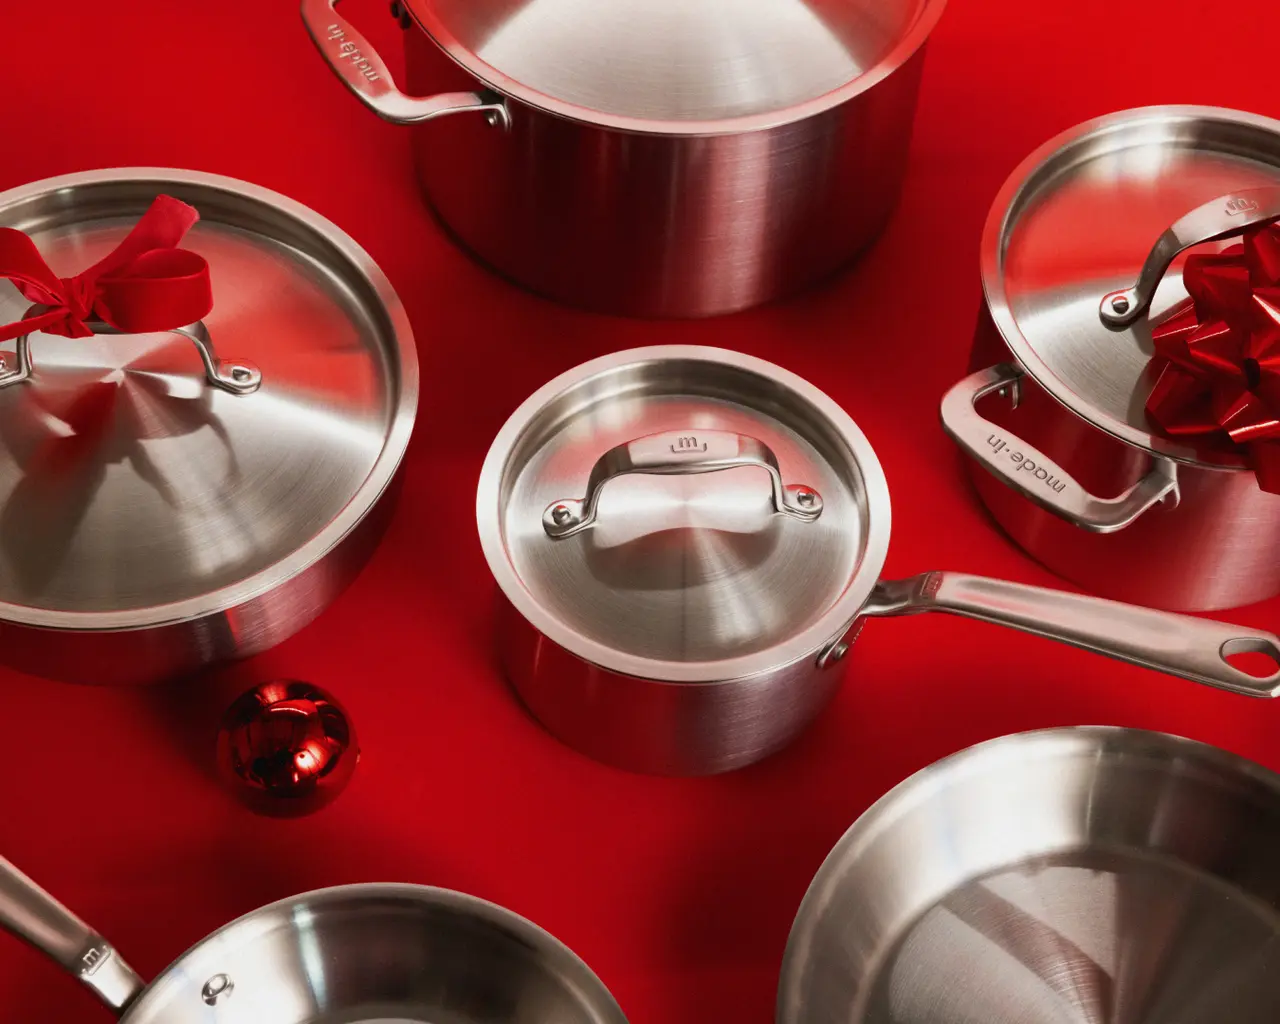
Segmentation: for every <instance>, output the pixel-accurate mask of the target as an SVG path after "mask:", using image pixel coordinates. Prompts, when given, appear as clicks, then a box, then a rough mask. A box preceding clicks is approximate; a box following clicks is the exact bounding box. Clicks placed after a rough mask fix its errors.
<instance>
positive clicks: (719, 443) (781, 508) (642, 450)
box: [542, 429, 822, 540]
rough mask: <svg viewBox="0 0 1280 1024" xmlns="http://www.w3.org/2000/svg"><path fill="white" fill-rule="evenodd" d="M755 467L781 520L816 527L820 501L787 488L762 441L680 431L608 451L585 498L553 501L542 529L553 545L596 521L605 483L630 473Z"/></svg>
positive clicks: (805, 490)
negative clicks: (763, 475)
mask: <svg viewBox="0 0 1280 1024" xmlns="http://www.w3.org/2000/svg"><path fill="white" fill-rule="evenodd" d="M742 466H756V467H758V468H759V469H763V470H765V471H766V472H767V473H768V474H769V480H770V484H771V487H772V494H773V509H774V511H775V512H777V513H778V514H779V515H784V516H790V517H791V518H792V519H799V520H802V521H803V522H812V521H813V520H815V519H817V518H818V517H819V516H820V515H822V496H821V495H820V494H819V493H818V492H817V491H815V490H814V489H813V488H812V487H809V486H807V485H804V484H790V485H788V484H785V483H783V480H782V471H781V470H780V469H779V468H778V459H777V457H776V456H775V455H774V454H773V451H772V449H770V448H769V446H768V445H767V444H765V443H764V442H763V441H760V440H757V439H756V438H754V437H748V436H747V435H746V434H738V433H734V432H733V431H731V430H696V429H690V430H677V431H672V432H670V433H665V434H649V435H647V436H646V437H638V438H636V439H635V440H634V441H628V442H627V443H626V444H620V445H618V446H617V447H616V448H610V449H609V450H608V451H607V452H605V453H604V454H603V455H601V456H600V458H598V459H597V460H596V463H595V465H594V466H592V467H591V473H590V475H589V476H588V477H587V489H586V493H585V494H584V495H583V497H581V498H561V499H559V500H558V501H553V502H552V503H551V504H550V505H548V506H547V507H546V510H545V511H544V512H543V513H542V526H543V529H544V530H546V533H547V536H548V537H551V538H552V539H553V540H560V539H562V538H564V537H571V536H573V535H574V534H575V533H578V532H579V531H581V530H585V529H586V528H587V527H589V526H590V525H591V524H592V523H594V522H595V519H596V510H597V508H598V507H599V504H600V494H601V492H602V491H603V490H604V486H605V484H607V483H608V482H609V481H610V480H613V479H615V478H617V477H620V476H627V475H628V474H631V473H648V474H652V475H655V476H692V475H694V474H698V473H717V472H719V471H721V470H725V469H738V468H740V467H742Z"/></svg>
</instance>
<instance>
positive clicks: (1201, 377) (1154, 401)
mask: <svg viewBox="0 0 1280 1024" xmlns="http://www.w3.org/2000/svg"><path fill="white" fill-rule="evenodd" d="M1182 282H1183V285H1184V286H1185V287H1186V289H1187V294H1189V295H1190V296H1191V308H1189V309H1186V310H1183V311H1182V312H1180V313H1178V314H1176V315H1174V316H1172V317H1170V318H1169V319H1168V320H1166V321H1165V322H1164V323H1163V324H1161V325H1160V326H1159V327H1157V328H1155V329H1154V330H1153V331H1152V332H1151V340H1152V342H1153V343H1154V344H1155V350H1156V354H1155V356H1154V357H1153V359H1152V363H1153V366H1155V367H1156V368H1158V370H1159V377H1158V379H1157V380H1156V384H1155V387H1154V388H1153V389H1152V392H1151V396H1150V397H1149V398H1148V399H1147V415H1148V416H1149V417H1150V419H1151V420H1152V422H1154V423H1155V424H1156V426H1157V427H1159V428H1160V429H1161V430H1162V431H1164V433H1166V434H1168V435H1169V436H1171V437H1185V438H1201V439H1206V440H1211V439H1214V438H1217V439H1218V440H1220V441H1222V442H1223V443H1226V444H1231V445H1235V446H1238V447H1240V448H1242V449H1243V450H1244V452H1245V454H1246V455H1247V457H1248V458H1249V462H1250V464H1251V465H1252V467H1253V469H1254V471H1255V472H1256V473H1257V476H1258V483H1259V486H1261V487H1262V488H1263V490H1266V491H1270V492H1273V493H1276V494H1280V225H1277V224H1268V225H1263V226H1261V227H1256V228H1251V229H1250V230H1249V231H1248V232H1246V233H1245V235H1244V239H1243V241H1242V242H1241V243H1240V244H1238V245H1233V246H1231V247H1230V248H1228V249H1225V250H1223V251H1222V252H1220V253H1216V254H1195V255H1192V256H1190V257H1189V258H1188V259H1187V263H1186V267H1185V268H1184V270H1183V274H1182Z"/></svg>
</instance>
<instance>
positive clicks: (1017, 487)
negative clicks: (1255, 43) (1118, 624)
mask: <svg viewBox="0 0 1280 1024" xmlns="http://www.w3.org/2000/svg"><path fill="white" fill-rule="evenodd" d="M1258 190H1262V191H1261V192H1260V191H1258ZM1242 193H1247V194H1242ZM1277 216H1280V122H1277V121H1272V120H1268V119H1266V118H1262V117H1257V116H1255V115H1252V114H1245V113H1240V112H1237V111H1232V110H1222V109H1217V108H1208V107H1152V108H1146V109H1139V110H1130V111H1123V112H1121V113H1118V114H1112V115H1109V116H1107V117H1103V118H1099V119H1098V120H1095V121H1090V122H1087V123H1085V124H1082V125H1080V126H1078V127H1076V128H1073V129H1071V130H1069V131H1067V132H1065V133H1064V134H1062V135H1060V136H1058V137H1057V138H1055V139H1053V140H1051V141H1050V142H1048V143H1046V144H1045V145H1044V146H1043V147H1042V148H1041V149H1040V150H1038V151H1037V152H1035V153H1033V154H1032V155H1031V156H1030V157H1028V158H1027V160H1026V161H1025V162H1024V163H1023V164H1022V165H1021V166H1020V167H1019V168H1018V169H1017V170H1015V171H1014V173H1013V174H1012V176H1011V177H1010V178H1009V180H1008V181H1007V182H1006V183H1005V185H1004V188H1003V189H1002V190H1001V192H1000V195H999V196H998V197H997V198H996V201H995V204H994V205H993V206H992V209H991V213H990V216H989V217H988V218H987V224H986V229H985V231H984V234H983V240H982V284H983V288H984V291H985V294H986V301H985V305H984V308H983V311H982V313H981V315H980V318H979V325H978V331H977V337H976V340H975V342H974V348H973V359H972V363H971V371H972V372H971V375H970V376H969V377H967V378H966V379H965V380H963V381H961V382H960V383H959V384H957V385H956V387H955V388H953V389H952V390H951V391H950V392H949V393H948V394H947V396H946V398H945V399H944V400H943V403H942V420H943V424H944V426H945V428H946V430H947V432H948V433H949V434H950V435H951V436H952V437H953V438H954V439H955V440H956V442H957V443H958V444H959V445H960V447H961V448H962V449H963V450H964V451H965V453H966V454H967V455H969V456H970V459H971V461H970V468H971V476H972V477H973V480H974V483H975V485H976V487H977V489H978V493H979V494H980V496H981V498H982V500H983V502H985V504H986V506H987V508H988V509H989V510H990V512H991V514H992V515H993V516H994V518H995V519H996V521H997V522H998V523H999V524H1000V525H1001V526H1002V527H1003V528H1004V529H1005V531H1007V532H1008V534H1009V535H1010V536H1011V537H1012V538H1013V539H1014V540H1015V541H1016V542H1017V543H1018V544H1020V545H1021V546H1022V547H1023V548H1025V549H1026V550H1027V551H1028V552H1029V553H1030V554H1032V555H1033V556H1034V557H1035V558H1037V559H1038V560H1040V561H1041V562H1042V563H1043V564H1044V565H1046V566H1047V567H1048V568H1050V569H1051V570H1053V571H1054V572H1056V573H1058V574H1059V575H1061V576H1063V577H1065V578H1067V579H1069V580H1072V581H1073V582H1075V583H1078V584H1080V585H1081V586H1083V587H1086V588H1088V589H1090V590H1093V591H1095V592H1097V593H1100V594H1102V595H1104V596H1107V597H1112V598H1116V599H1119V600H1126V601H1136V602H1139V603H1142V604H1149V605H1153V606H1156V607H1160V608H1168V609H1173V610H1178V611H1204V610H1211V609H1218V608H1227V607H1231V606H1234V605H1241V604H1246V603H1249V602H1252V601H1259V600H1262V599H1264V598H1267V597H1270V596H1272V595H1274V594H1276V593H1280V495H1276V494H1270V493H1267V492H1265V491H1263V490H1261V489H1260V488H1259V487H1258V483H1257V480H1256V478H1255V476H1254V474H1253V473H1252V472H1251V471H1250V470H1249V469H1248V468H1247V466H1246V465H1245V464H1244V462H1243V460H1242V459H1241V458H1239V457H1237V456H1235V455H1233V454H1232V453H1230V452H1222V451H1218V450H1215V449H1212V448H1208V447H1203V446H1202V447H1195V446H1192V445H1189V444H1188V443H1187V442H1186V441H1174V440H1170V439H1168V438H1166V437H1164V436H1162V435H1161V434H1160V433H1159V432H1158V431H1157V430H1156V429H1155V428H1154V427H1153V425H1152V424H1151V423H1150V422H1149V421H1148V419H1147V416H1146V412H1145V406H1146V400H1147V398H1148V396H1149V395H1150V393H1151V389H1152V387H1153V385H1154V384H1155V380H1156V378H1155V376H1154V375H1153V374H1152V373H1151V371H1150V369H1149V362H1150V359H1151V355H1152V352H1153V348H1152V343H1151V324H1152V321H1153V320H1156V321H1158V320H1159V319H1161V318H1162V317H1164V316H1166V315H1168V314H1169V313H1170V311H1175V310H1177V309H1179V308H1181V307H1182V305H1183V304H1184V303H1185V302H1186V301H1187V293H1186V290H1185V289H1184V288H1183V286H1182V278H1181V263H1174V264H1173V265H1172V268H1171V263H1172V261H1173V258H1174V257H1175V256H1176V255H1177V254H1178V253H1179V252H1181V251H1183V250H1184V249H1186V248H1188V247H1191V246H1195V245H1199V244H1202V243H1206V242H1211V241H1219V242H1220V241H1221V240H1223V239H1226V240H1227V241H1228V242H1229V241H1230V239H1231V238H1232V237H1233V236H1235V235H1238V234H1239V233H1240V232H1241V231H1243V230H1244V229H1245V228H1247V227H1249V226H1251V225H1252V224H1256V223H1259V222H1262V221H1265V220H1268V219H1275V218H1276V217H1277ZM1166 271H1167V272H1166ZM1139 281H1140V282H1141V284H1140V286H1136V285H1135V282H1139ZM1139 287H1140V290H1141V292H1142V294H1141V295H1140V296H1139V295H1137V294H1136V293H1135V292H1129V291H1127V290H1128V289H1130V288H1139ZM1121 291H1125V292H1126V294H1125V295H1124V296H1121V295H1118V294H1116V295H1113V293H1119V292H1121ZM1104 300H1106V301H1105V302H1104ZM1114 301H1120V302H1121V304H1122V305H1123V306H1124V309H1125V313H1124V314H1123V315H1122V314H1118V313H1116V312H1115V311H1114V310H1113V309H1112V308H1111V305H1110V303H1111V302H1114ZM991 395H1001V396H1003V398H1004V400H1003V401H999V400H997V399H996V398H994V397H987V396H991ZM984 399H985V400H984ZM975 403H979V406H978V408H975Z"/></svg>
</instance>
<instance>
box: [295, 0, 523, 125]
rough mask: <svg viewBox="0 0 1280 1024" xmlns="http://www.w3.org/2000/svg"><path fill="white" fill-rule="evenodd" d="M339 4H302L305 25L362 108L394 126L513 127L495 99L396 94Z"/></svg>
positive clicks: (309, 0) (319, 0)
mask: <svg viewBox="0 0 1280 1024" xmlns="http://www.w3.org/2000/svg"><path fill="white" fill-rule="evenodd" d="M337 5H338V0H302V21H303V23H304V24H305V25H306V27H307V32H308V34H310V36H311V41H312V42H313V43H315V45H316V49H317V50H319V51H320V55H321V56H322V57H323V58H324V59H325V63H327V64H328V65H329V67H330V68H331V69H332V70H333V73H334V74H335V75H337V76H338V78H339V79H341V80H342V83H343V84H344V85H345V86H346V87H347V88H348V89H350V90H351V91H352V92H353V93H354V94H355V96H356V99H358V100H359V101H360V102H361V103H363V104H364V105H365V106H366V107H368V108H369V109H370V110H372V111H373V112H374V113H375V114H377V115H378V116H379V117H381V118H382V119H383V120H385V121H390V122H391V123H392V124H417V123H418V122H419V121H430V120H432V119H433V118H436V117H443V116H444V115H446V114H465V113H482V114H484V116H485V120H486V121H488V122H489V124H492V125H498V126H501V127H502V128H504V129H505V128H510V127H511V112H510V111H509V110H508V109H507V105H506V103H505V102H504V101H503V98H502V97H501V96H499V95H498V94H497V93H479V92H446V93H439V94H438V95H435V96H407V95H405V94H404V93H402V92H401V91H400V90H399V89H398V88H396V84H395V81H394V80H393V79H392V77H391V72H390V71H388V70H387V65H386V64H385V63H383V60H382V58H381V57H379V56H378V52H377V51H376V50H375V49H374V48H373V47H372V46H371V45H370V43H369V41H368V40H367V39H365V38H364V36H362V35H361V34H360V33H359V32H357V31H356V29H355V28H354V27H353V26H352V25H351V23H350V22H348V21H347V20H346V19H345V18H343V17H342V16H341V15H340V14H338V12H337V11H336V10H335V8H336V7H337Z"/></svg>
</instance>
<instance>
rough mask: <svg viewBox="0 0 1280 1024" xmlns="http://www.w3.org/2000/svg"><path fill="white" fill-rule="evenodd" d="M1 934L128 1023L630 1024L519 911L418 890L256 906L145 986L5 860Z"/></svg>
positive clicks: (328, 895)
mask: <svg viewBox="0 0 1280 1024" xmlns="http://www.w3.org/2000/svg"><path fill="white" fill-rule="evenodd" d="M0 927H3V928H4V929H6V930H7V931H10V932H12V933H13V934H15V935H17V936H18V937H19V938H21V939H24V940H25V941H27V942H28V943H30V944H31V945H32V946H34V947H35V948H36V949H39V950H40V951H41V952H43V953H45V954H47V955H48V956H49V957H50V958H52V959H53V960H54V961H56V962H57V963H58V964H59V965H61V966H62V967H63V968H65V969H66V970H67V971H68V972H70V973H71V974H73V975H74V976H76V977H77V978H78V979H79V980H80V982H81V983H82V984H84V985H85V986H86V987H87V988H89V989H90V990H91V991H92V992H93V993H94V995H96V996H97V997H98V998H99V999H100V1000H101V1001H102V1002H103V1003H105V1004H106V1005H107V1006H108V1007H109V1008H110V1009H112V1010H113V1011H115V1012H116V1014H118V1015H119V1016H120V1019H121V1021H122V1024H207V1022H210V1021H217V1022H218V1024H353V1022H368V1024H445V1022H448V1024H529V1022H533V1021H548V1022H551V1021H554V1022H555V1024H626V1018H625V1017H624V1016H623V1015H622V1010H621V1009H620V1008H619V1007H618V1004H617V1003H616V1002H615V1001H614V999H613V997H612V996H611V995H610V994H609V992H608V990H607V989H606V988H605V987H604V985H603V984H602V983H601V981H600V979H599V978H597V977H596V976H595V974H593V973H592V972H591V970H590V969H589V968H588V967H587V965H586V964H584V963H583V962H582V961H581V960H579V959H578V957H576V956H575V955H574V954H573V953H572V952H571V951H570V950H569V949H568V948H567V947H565V946H564V945H562V944H561V943H560V942H558V941H557V940H556V939H554V938H552V937H551V936H550V935H548V934H547V933H546V932H545V931H543V930H542V929H541V928H539V927H537V926H536V925H534V924H532V923H531V922H529V921H526V920H525V919H524V918H522V917H518V916H517V915H515V914H513V913H512V912H511V911H509V910H505V909H503V908H502V907H498V906H495V905H494V904H492V903H487V902H485V901H484V900H480V899H476V898H475V897H473V896H466V895H463V894H462V893H458V892H451V891H449V890H447V889H436V888H431V887H428V886H421V885H392V884H372V885H343V886H337V887H335V888H332V889H321V890H318V891H316V892H309V893H303V894H302V895H300V896H294V897H292V898H290V899H286V900H281V901H280V902H278V903H273V904H271V905H270V906H266V907H263V908H261V909H260V910H255V911H253V912H252V913H249V914H246V915H245V916H244V917H241V918H239V919H238V920H236V921H233V922H231V923H230V924H228V925H226V926H225V927H223V928H221V929H219V930H218V931H216V932H214V933H213V934H212V935H210V936H208V937H207V938H205V939H203V940H202V941H200V942H199V943H197V944H196V945H195V946H193V947H192V948H191V949H189V950H188V951H187V952H185V953H184V954H182V956H180V957H179V958H178V959H177V960H176V961H175V962H174V963H173V964H171V965H170V966H169V967H168V968H167V969H166V970H165V971H164V972H163V973H161V974H160V976H159V977H158V978H156V980H155V981H153V982H151V983H150V984H149V985H148V984H144V983H143V981H142V979H141V978H139V977H138V975H137V974H136V973H135V972H134V971H133V969H132V968H130V967H129V965H128V964H127V963H125V961H124V960H123V959H122V958H121V956H120V954H119V953H118V952H117V951H116V950H115V949H114V948H113V947H112V946H111V944H110V943H108V942H107V941H106V940H105V939H103V937H102V936H101V935H99V934H98V933H97V932H95V931H94V930H93V929H91V928H89V927H88V926H87V925H86V924H85V923H84V922H83V921H81V920H80V919H79V918H77V917H76V916H75V915H74V914H72V913H71V912H70V911H69V910H67V908H66V907H64V906H62V905H61V904H60V903H58V902H57V901H56V900H55V899H54V898H53V897H52V896H50V895H49V894H48V893H46V892H44V891H43V890H42V889H40V888H39V887H38V886H37V885H36V884H35V883H34V882H32V881H31V879H29V878H27V877H26V876H25V875H24V874H22V873H21V872H20V871H18V869H17V868H15V867H14V866H13V865H12V864H10V863H9V862H8V861H7V860H5V859H4V858H3V857H0Z"/></svg>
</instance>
